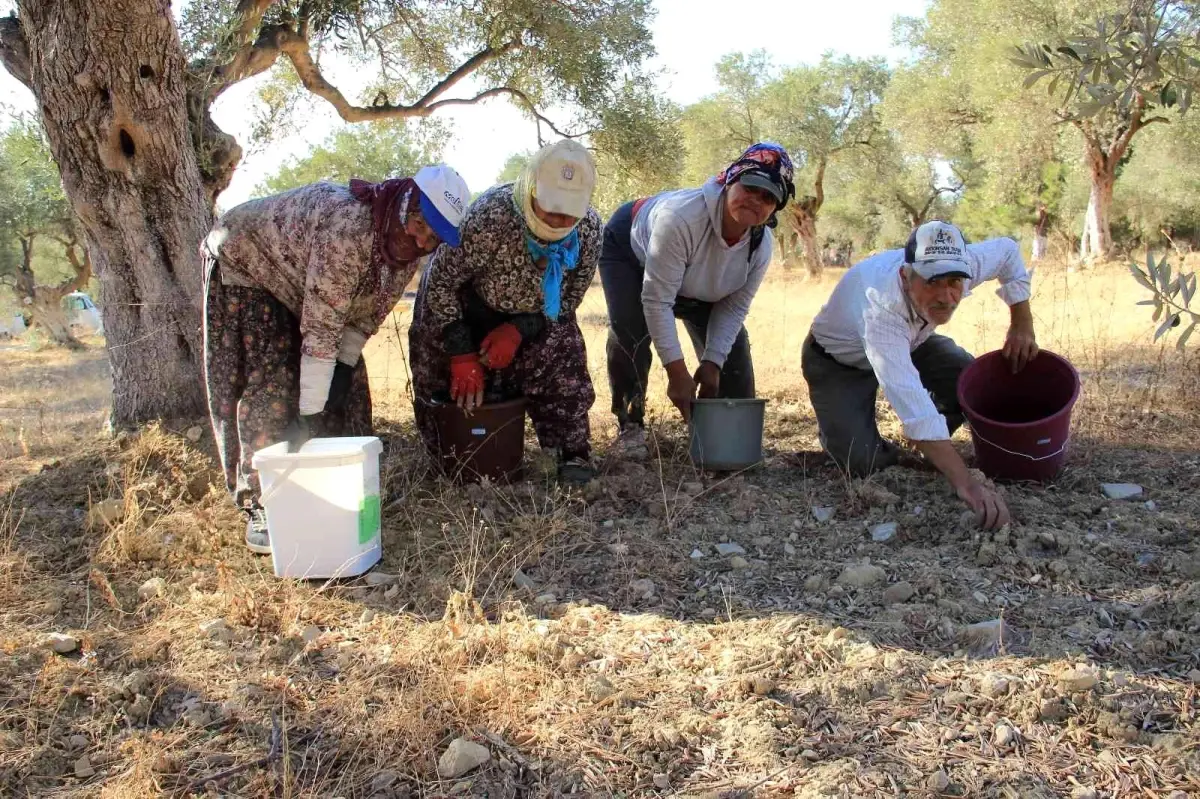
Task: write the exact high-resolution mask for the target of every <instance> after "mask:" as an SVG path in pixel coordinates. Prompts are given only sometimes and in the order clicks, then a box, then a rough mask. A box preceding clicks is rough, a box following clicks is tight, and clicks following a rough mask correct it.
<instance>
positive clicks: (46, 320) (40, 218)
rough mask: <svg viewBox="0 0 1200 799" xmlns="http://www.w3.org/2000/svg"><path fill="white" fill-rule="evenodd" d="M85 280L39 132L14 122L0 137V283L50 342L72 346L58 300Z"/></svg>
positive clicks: (87, 269) (87, 264) (83, 257)
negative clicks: (47, 336) (44, 332)
mask: <svg viewBox="0 0 1200 799" xmlns="http://www.w3.org/2000/svg"><path fill="white" fill-rule="evenodd" d="M45 245H49V246H48V247H47V246H45ZM64 266H65V267H66V268H65V269H64ZM64 272H65V274H64ZM91 276H92V270H91V261H90V260H89V259H88V255H87V251H86V250H85V249H84V248H83V247H82V246H81V245H80V243H79V237H78V232H77V229H76V225H75V219H74V217H73V215H72V213H71V208H70V206H69V205H68V203H67V198H66V197H65V196H64V195H63V191H62V181H61V180H60V179H59V176H58V169H56V168H55V166H54V161H53V160H52V159H51V157H50V150H49V147H47V145H46V140H45V138H43V136H42V132H41V129H40V127H39V126H38V124H37V123H36V122H34V121H32V120H27V119H18V120H15V121H14V122H13V123H12V124H11V125H10V126H9V127H8V129H7V130H5V131H4V132H3V134H2V135H0V284H3V285H7V286H8V287H9V288H10V290H11V291H12V293H13V296H14V299H15V300H16V302H17V303H18V304H19V305H20V306H22V307H23V309H24V310H25V312H27V313H28V314H29V315H30V316H31V317H32V320H33V324H35V325H37V326H39V327H41V328H42V329H43V330H45V331H46V333H47V334H48V335H49V336H50V338H51V340H53V341H54V342H55V343H56V344H61V345H64V346H69V347H78V346H80V344H79V342H78V341H77V340H76V339H75V337H74V336H73V335H72V334H71V328H70V325H69V324H68V320H67V317H66V314H65V313H64V311H63V307H62V300H63V298H64V297H65V296H67V295H68V294H70V293H71V292H73V291H79V290H80V289H82V288H84V287H85V286H86V285H87V283H88V281H89V280H90V279H91Z"/></svg>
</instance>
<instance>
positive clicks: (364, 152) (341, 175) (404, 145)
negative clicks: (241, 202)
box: [254, 120, 449, 197]
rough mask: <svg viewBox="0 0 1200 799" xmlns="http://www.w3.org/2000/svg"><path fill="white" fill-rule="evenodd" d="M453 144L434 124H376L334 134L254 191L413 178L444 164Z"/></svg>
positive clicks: (270, 191) (443, 131)
mask: <svg viewBox="0 0 1200 799" xmlns="http://www.w3.org/2000/svg"><path fill="white" fill-rule="evenodd" d="M448 139H449V131H448V130H447V128H446V126H445V125H442V124H440V123H438V122H437V121H434V120H430V121H426V122H421V123H416V124H414V123H413V122H410V121H408V120H395V121H388V122H372V123H367V124H365V125H358V126H354V127H345V128H341V129H340V130H337V131H334V132H333V133H331V134H329V136H328V138H326V139H325V141H324V142H323V143H321V144H319V145H317V146H316V147H314V148H313V149H312V150H311V151H310V152H309V153H308V155H306V156H304V157H303V158H293V159H292V160H291V161H290V162H288V163H286V164H284V165H283V166H281V167H280V168H279V170H278V171H276V172H275V174H274V175H271V176H270V177H268V178H267V179H266V180H264V181H263V182H262V184H261V185H260V186H258V188H256V189H255V192H254V193H255V196H258V197H261V196H264V195H267V194H276V193H278V192H281V191H287V190H288V189H294V188H297V187H299V186H306V185H308V184H309V183H316V182H318V181H322V180H328V181H332V182H334V183H349V182H350V179H351V178H361V179H362V180H370V181H374V182H378V181H381V180H386V179H387V178H390V177H398V176H412V175H414V174H415V173H416V171H417V170H418V169H420V168H421V167H422V166H425V165H426V164H436V163H440V162H441V160H442V149H443V147H445V144H446V141H447V140H448Z"/></svg>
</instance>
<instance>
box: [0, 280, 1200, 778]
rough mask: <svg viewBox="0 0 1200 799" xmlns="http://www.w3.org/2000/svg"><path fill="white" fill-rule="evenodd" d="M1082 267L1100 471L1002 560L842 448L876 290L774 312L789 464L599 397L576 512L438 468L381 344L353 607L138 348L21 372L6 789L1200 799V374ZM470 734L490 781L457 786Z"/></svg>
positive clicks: (1065, 479) (956, 506) (1084, 449)
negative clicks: (134, 412) (152, 417)
mask: <svg viewBox="0 0 1200 799" xmlns="http://www.w3.org/2000/svg"><path fill="white" fill-rule="evenodd" d="M1044 271H1045V272H1046V274H1044V275H1041V276H1039V278H1038V279H1037V281H1036V285H1037V293H1036V294H1035V298H1034V308H1035V313H1036V318H1037V321H1038V325H1039V338H1040V340H1041V343H1042V345H1043V346H1044V347H1046V348H1049V349H1052V350H1054V351H1056V352H1060V353H1062V354H1064V355H1067V356H1068V357H1069V358H1071V360H1072V361H1073V363H1075V364H1076V366H1077V367H1078V368H1079V369H1080V371H1081V374H1082V376H1083V379H1084V386H1083V396H1082V399H1081V401H1080V404H1079V405H1078V406H1077V408H1076V411H1075V413H1074V421H1075V424H1074V429H1073V435H1074V437H1073V441H1072V448H1071V454H1070V460H1069V463H1068V467H1067V469H1066V470H1065V472H1064V473H1063V475H1062V476H1061V478H1060V479H1059V480H1058V481H1057V482H1056V483H1054V484H1053V485H1049V486H1033V485H1008V486H1003V487H1002V490H1003V491H1004V493H1005V495H1006V497H1007V499H1008V501H1009V504H1010V507H1011V508H1012V510H1013V513H1014V522H1013V524H1012V525H1011V526H1010V527H1009V528H1006V529H1005V530H1002V531H1000V532H997V533H994V534H982V533H980V532H979V531H977V530H975V529H973V528H972V527H971V525H970V524H967V523H964V521H963V519H962V511H963V507H962V506H961V505H960V503H958V501H957V500H956V499H955V498H954V497H953V496H952V495H951V492H950V491H949V489H948V488H947V487H946V486H945V485H944V482H943V481H942V480H941V478H940V477H939V476H938V475H937V474H936V473H932V472H929V471H923V470H920V469H904V468H893V469H889V470H887V471H885V472H883V473H882V474H879V475H877V476H876V477H874V478H872V479H871V480H869V481H865V482H864V481H851V480H848V479H846V478H845V477H844V476H843V475H842V474H840V473H839V472H838V471H837V470H836V469H834V468H833V467H832V466H831V465H830V464H829V463H828V462H827V461H826V460H825V459H824V457H823V456H821V455H820V453H819V452H818V447H817V443H816V431H815V426H814V420H813V416H812V411H811V408H810V407H809V405H808V402H807V397H806V395H805V391H804V385H803V381H802V379H800V376H799V346H800V342H801V341H802V340H803V337H804V335H805V333H806V332H807V329H808V324H809V321H810V320H811V317H812V314H813V313H814V312H815V311H816V309H817V308H819V307H820V304H821V303H822V302H823V300H824V298H825V297H826V296H827V295H828V292H829V289H830V287H831V286H832V283H833V280H835V279H836V274H834V275H830V276H827V277H826V278H825V279H823V280H822V281H820V282H815V283H809V282H803V281H800V280H795V279H791V278H790V277H789V276H786V275H781V276H776V277H775V278H773V279H772V281H771V282H770V283H769V284H768V286H767V288H766V289H764V293H763V294H762V295H760V298H759V300H758V301H757V302H756V304H755V308H754V313H753V316H752V319H751V321H750V325H749V326H750V330H751V337H752V340H753V341H754V345H755V358H756V366H757V368H758V373H759V387H760V393H761V394H762V395H763V396H766V397H768V398H769V399H770V400H771V403H770V405H769V410H768V431H767V437H766V447H767V451H768V455H769V457H768V459H767V461H766V463H765V464H764V466H763V467H761V468H759V469H756V470H754V471H751V472H747V473H745V474H741V475H733V476H729V475H712V474H703V473H698V472H697V471H696V470H695V469H694V468H693V467H692V466H691V465H690V463H689V462H688V460H687V457H686V438H685V432H684V430H683V428H682V426H681V425H680V424H679V423H678V422H676V421H675V420H674V418H673V415H672V414H671V413H669V412H668V408H667V407H666V405H665V401H660V402H659V404H658V405H657V406H656V408H655V410H656V422H655V424H654V426H653V432H654V440H655V444H656V447H657V450H658V457H657V458H656V459H653V460H651V461H650V462H648V463H645V464H632V463H627V462H619V461H617V460H616V459H615V458H613V457H609V453H608V447H609V444H610V442H611V439H612V435H613V432H614V431H613V430H612V429H611V428H612V423H611V421H610V419H609V414H608V411H607V406H608V397H607V393H606V390H605V388H604V387H603V386H602V385H598V386H597V390H598V393H599V394H600V395H601V396H600V398H599V399H598V401H597V404H596V408H595V410H594V422H595V425H594V426H595V438H596V440H597V446H598V452H597V455H598V457H599V459H600V464H601V471H602V476H601V477H600V478H599V479H598V480H597V481H596V482H595V483H594V484H593V485H591V486H590V487H588V488H587V489H586V490H584V491H583V492H581V493H574V494H569V493H564V492H563V491H561V490H559V489H558V488H556V487H555V485H554V483H553V481H552V479H551V477H552V474H553V462H552V461H551V460H550V459H549V458H547V457H545V456H543V455H541V454H539V453H537V452H535V450H534V446H533V442H532V440H531V441H530V447H529V452H528V467H529V468H528V473H529V477H528V479H527V480H525V481H523V482H521V483H519V484H516V485H513V486H508V487H496V486H485V487H480V486H476V487H471V488H466V489H457V488H453V487H451V486H449V485H447V484H445V483H444V482H441V481H439V480H436V479H434V478H432V477H431V476H429V474H428V470H427V468H426V465H425V464H424V463H423V462H422V460H421V456H420V455H419V454H417V447H416V446H415V441H414V438H413V431H412V428H411V413H410V411H409V410H408V402H407V399H406V391H407V379H406V377H405V369H404V365H403V364H404V361H403V349H402V346H401V342H403V340H404V327H405V325H406V319H407V315H406V313H405V312H404V311H403V310H401V311H399V312H398V313H397V314H396V317H395V326H394V327H393V328H392V329H390V330H388V331H385V332H384V333H382V334H381V335H380V336H378V337H376V339H375V340H373V341H372V343H371V345H370V347H369V349H368V352H367V357H368V359H369V364H370V367H371V369H372V378H373V380H372V382H373V386H374V389H375V396H376V399H377V410H378V415H379V416H380V417H381V418H380V422H381V425H380V426H381V428H382V430H381V432H382V434H383V435H384V437H385V438H386V439H387V440H388V442H389V447H388V451H387V456H386V460H385V464H384V480H385V484H386V495H387V496H386V497H385V509H384V559H383V562H382V563H381V564H380V566H379V567H378V568H377V569H376V571H375V573H374V576H372V577H370V578H369V579H357V580H349V581H342V582H336V583H298V582H292V581H281V580H276V579H275V578H274V577H273V576H272V574H271V567H270V562H269V559H264V558H258V557H255V556H252V555H250V554H249V553H248V552H246V550H245V549H244V547H243V546H242V545H241V534H242V528H241V526H240V523H239V519H238V517H237V515H236V514H235V512H234V511H233V510H232V508H231V507H230V506H229V504H228V501H227V500H226V498H225V496H224V494H223V491H222V490H220V489H219V487H218V483H219V478H218V475H217V473H216V471H215V469H214V465H213V461H212V458H211V434H210V433H209V432H208V430H207V428H206V427H203V426H200V427H199V429H198V430H197V429H191V430H189V429H188V426H181V427H180V429H178V430H168V429H164V428H160V427H154V428H150V429H147V430H145V431H142V432H141V433H140V434H137V435H124V434H123V435H120V436H118V437H116V438H115V439H114V438H112V437H110V436H107V435H106V434H105V433H104V418H105V414H106V404H107V394H108V391H109V388H110V386H109V384H108V376H107V365H106V361H105V357H104V351H103V342H102V341H92V342H89V348H88V350H87V351H85V352H83V353H64V352H58V351H53V350H45V351H37V352H34V351H27V350H24V349H20V348H14V347H7V348H6V349H4V350H2V351H0V363H3V366H4V368H3V369H0V458H3V460H0V652H2V653H3V654H2V657H0V794H2V795H5V796H50V795H53V796H72V797H74V796H98V797H143V796H153V795H185V794H189V793H191V794H198V793H205V792H208V793H209V794H211V795H220V796H246V797H260V796H289V797H292V796H321V797H339V796H340V797H378V798H379V799H383V798H385V797H417V796H421V797H441V796H480V797H482V796H487V797H517V796H523V797H524V796H529V797H542V796H546V797H550V796H561V795H570V794H573V795H579V796H596V797H601V796H626V797H635V796H638V797H640V796H694V797H700V796H705V797H718V796H722V797H733V796H763V797H779V796H799V797H826V796H828V797H876V796H878V797H883V796H921V797H925V796H960V797H966V796H970V797H1012V798H1013V799H1017V798H1018V797H1052V796H1069V797H1076V798H1078V799H1082V798H1083V797H1157V798H1158V799H1168V797H1169V798H1170V799H1182V798H1183V797H1188V796H1200V754H1198V748H1200V734H1198V733H1200V726H1198V723H1197V713H1198V712H1200V699H1198V691H1200V547H1198V545H1197V529H1198V528H1200V493H1198V492H1197V488H1200V448H1198V447H1197V446H1196V438H1195V429H1196V419H1197V418H1198V415H1197V413H1198V411H1200V407H1198V406H1200V397H1198V395H1197V390H1196V386H1197V377H1196V376H1197V366H1198V364H1197V360H1196V357H1195V356H1193V355H1192V354H1190V353H1182V354H1181V353H1177V352H1176V351H1175V350H1174V348H1173V346H1171V343H1170V342H1168V343H1167V344H1166V345H1165V346H1155V345H1153V344H1152V343H1151V341H1150V333H1151V331H1152V329H1153V326H1152V325H1151V324H1150V322H1149V320H1148V318H1146V316H1145V314H1144V313H1143V312H1144V311H1145V309H1144V308H1137V307H1135V306H1134V303H1135V302H1136V301H1137V300H1138V299H1140V298H1141V296H1140V293H1139V292H1140V290H1139V289H1137V287H1136V285H1135V284H1133V283H1132V281H1131V280H1130V279H1129V278H1128V276H1127V274H1126V273H1124V272H1123V271H1122V270H1121V269H1120V268H1117V267H1114V268H1110V269H1107V270H1096V271H1088V272H1077V273H1067V272H1066V271H1064V270H1061V269H1059V270H1054V269H1047V270H1044ZM602 311H603V301H602V297H600V296H599V294H598V293H597V292H594V293H593V295H592V296H589V299H588V301H587V305H586V306H585V309H584V321H585V327H586V330H585V332H586V335H587V339H588V346H589V355H590V358H591V361H592V366H593V375H595V376H596V377H597V378H600V382H601V383H602V382H603V380H602V377H601V376H602V375H603V361H602V359H603V335H604V333H603V327H602V325H603V318H602ZM1004 323H1005V312H1004V309H1003V306H1002V304H1001V303H1000V302H999V300H997V299H996V298H995V297H994V296H991V292H990V291H987V290H982V291H980V292H978V296H976V297H972V298H970V299H968V300H967V301H966V303H965V304H964V307H963V309H962V311H960V316H959V318H956V320H955V322H954V324H953V325H951V326H950V329H949V332H950V333H951V334H952V335H954V336H955V337H956V338H957V339H958V340H959V341H960V343H962V344H963V345H964V346H967V347H968V348H970V349H972V350H973V351H975V352H976V353H982V352H984V351H986V350H989V349H994V348H996V347H998V346H999V345H1000V343H1001V341H1002V339H1003V331H1004ZM657 371H660V370H656V372H657ZM655 391H656V395H658V396H660V395H661V384H659V385H658V387H657V388H656V389H655ZM880 409H881V414H883V418H885V420H886V421H885V424H884V426H885V428H886V429H887V430H888V431H891V432H892V433H896V432H898V426H897V425H896V423H895V420H894V418H892V417H891V416H890V412H888V411H887V410H886V407H885V406H884V405H882V404H881V405H880ZM196 424H197V425H200V421H199V420H197V423H196ZM189 433H190V435H189ZM193 439H196V440H193ZM958 443H959V444H960V446H961V449H962V451H963V452H964V454H966V455H967V456H968V457H970V452H971V447H970V443H969V436H968V435H966V434H964V433H960V434H959V436H958ZM1107 482H1129V483H1136V484H1138V485H1140V486H1142V487H1143V493H1142V495H1140V496H1138V497H1136V498H1133V499H1129V500H1120V501H1116V500H1109V499H1106V498H1105V496H1104V494H1103V493H1102V491H1101V488H1100V486H1101V483H1107ZM887 522H894V523H895V524H896V532H895V534H894V536H892V537H891V538H890V539H888V540H882V541H877V540H875V538H876V536H874V535H873V534H872V532H873V530H875V528H876V527H877V525H880V524H883V523H887ZM880 537H882V536H880ZM54 634H58V635H59V636H60V638H57V639H54V638H51V636H52V635H54ZM55 646H57V647H58V648H59V649H61V650H64V651H63V653H61V654H60V653H57V652H55V651H54V647H55ZM66 650H69V651H66ZM462 737H465V738H468V739H470V740H471V741H473V742H476V743H478V744H480V745H482V746H483V747H484V748H485V749H486V752H487V754H488V757H489V759H488V762H486V763H485V764H483V765H482V766H481V767H479V768H476V769H475V770H472V771H470V772H469V773H467V774H465V775H464V776H461V777H458V778H455V779H450V778H442V777H440V776H439V773H440V772H439V765H438V761H439V758H440V757H442V755H443V753H444V752H445V751H446V750H447V748H448V747H449V746H450V744H451V742H452V741H454V740H455V739H458V738H462ZM441 773H444V769H443V771H442V772H441Z"/></svg>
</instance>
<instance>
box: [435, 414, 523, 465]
mask: <svg viewBox="0 0 1200 799" xmlns="http://www.w3.org/2000/svg"><path fill="white" fill-rule="evenodd" d="M431 411H432V413H433V419H434V423H435V424H436V425H437V431H438V451H439V453H440V454H441V467H442V472H443V473H444V474H445V475H446V476H447V477H449V478H450V479H451V480H454V481H455V482H457V483H477V482H479V481H480V480H481V479H482V478H484V477H486V478H488V479H489V480H493V481H496V482H509V481H512V480H515V479H517V478H518V477H519V476H520V474H521V461H522V460H524V458H525V398H524V397H518V398H516V399H512V400H507V401H505V402H497V403H494V404H490V405H483V406H481V407H479V408H476V409H475V410H474V411H472V412H471V413H470V414H468V413H467V412H466V411H464V410H463V409H461V408H459V407H458V406H457V405H454V404H452V403H445V404H437V405H434V406H433V407H432V408H431Z"/></svg>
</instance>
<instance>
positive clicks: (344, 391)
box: [325, 361, 354, 413]
mask: <svg viewBox="0 0 1200 799" xmlns="http://www.w3.org/2000/svg"><path fill="white" fill-rule="evenodd" d="M353 383H354V367H353V366H349V365H347V364H344V363H342V362H341V361H338V362H337V366H335V367H333V380H332V381H331V382H330V383H329V397H328V398H327V399H326V400H325V410H326V411H334V412H337V413H340V412H342V411H344V410H346V405H347V404H348V403H349V402H350V386H351V385H352V384H353Z"/></svg>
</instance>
